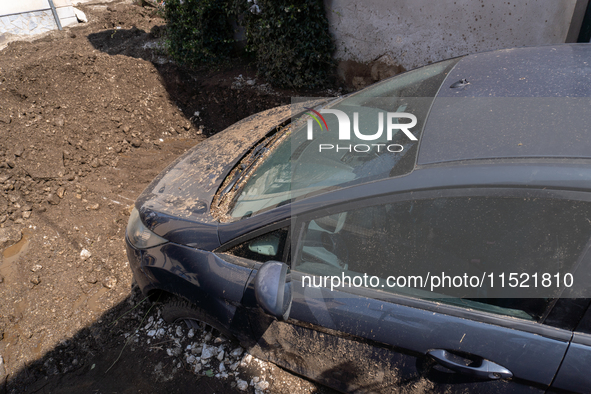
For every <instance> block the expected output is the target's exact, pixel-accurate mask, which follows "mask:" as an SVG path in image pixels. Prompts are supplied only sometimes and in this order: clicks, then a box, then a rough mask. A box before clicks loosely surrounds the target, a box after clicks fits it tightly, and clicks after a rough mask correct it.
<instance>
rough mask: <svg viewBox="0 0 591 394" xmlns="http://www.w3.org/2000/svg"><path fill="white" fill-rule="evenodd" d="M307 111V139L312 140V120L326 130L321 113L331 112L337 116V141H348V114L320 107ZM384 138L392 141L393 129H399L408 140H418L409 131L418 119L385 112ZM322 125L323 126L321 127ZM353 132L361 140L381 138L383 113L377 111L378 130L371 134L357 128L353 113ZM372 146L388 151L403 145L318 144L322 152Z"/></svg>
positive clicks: (349, 124) (357, 150)
mask: <svg viewBox="0 0 591 394" xmlns="http://www.w3.org/2000/svg"><path fill="white" fill-rule="evenodd" d="M306 110H308V112H306V113H305V114H308V115H310V117H311V118H310V119H308V124H307V126H308V129H307V138H308V140H312V139H313V138H314V127H313V126H314V123H313V122H314V121H316V123H317V124H318V126H319V127H320V130H321V131H322V132H324V129H326V132H328V131H329V130H328V124H327V123H326V119H324V116H322V114H332V115H335V116H336V117H337V121H338V125H339V130H338V139H339V141H350V140H351V120H350V119H349V116H348V115H347V114H346V113H345V112H343V111H341V110H338V109H321V110H320V112H318V111H316V110H314V109H312V108H306ZM385 118H386V127H385V129H386V139H387V140H388V141H392V138H393V136H394V131H398V130H400V131H401V132H402V133H404V135H405V136H406V137H407V138H408V139H409V140H410V141H418V139H417V137H415V136H414V134H413V133H412V132H411V131H410V129H411V128H413V127H414V126H416V125H417V123H418V120H417V117H416V116H415V115H413V114H411V113H408V112H386V116H385ZM398 119H410V122H409V123H398ZM323 126H324V127H323ZM353 133H354V134H355V137H357V138H358V139H360V140H362V141H376V140H378V139H380V138H382V135H383V134H384V113H383V112H380V113H378V130H377V131H376V132H375V133H373V134H363V133H362V132H361V131H360V129H359V113H358V112H354V113H353ZM372 147H373V148H377V150H378V152H379V151H380V149H381V148H384V149H387V150H388V151H389V152H402V150H403V149H404V147H403V146H402V145H400V144H390V145H387V144H371V146H370V145H368V144H357V145H348V146H347V145H344V146H339V145H336V146H335V145H333V144H319V151H320V152H322V151H323V150H332V149H336V151H339V150H348V151H349V152H351V151H353V150H354V151H355V152H368V151H370V150H371V149H372Z"/></svg>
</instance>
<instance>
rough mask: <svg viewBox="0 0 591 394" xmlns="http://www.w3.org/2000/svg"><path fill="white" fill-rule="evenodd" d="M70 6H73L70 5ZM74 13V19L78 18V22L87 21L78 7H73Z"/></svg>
mask: <svg viewBox="0 0 591 394" xmlns="http://www.w3.org/2000/svg"><path fill="white" fill-rule="evenodd" d="M72 8H74V7H72ZM74 15H76V19H78V22H80V23H88V18H87V17H86V14H85V13H84V12H82V11H81V10H79V9H78V8H74Z"/></svg>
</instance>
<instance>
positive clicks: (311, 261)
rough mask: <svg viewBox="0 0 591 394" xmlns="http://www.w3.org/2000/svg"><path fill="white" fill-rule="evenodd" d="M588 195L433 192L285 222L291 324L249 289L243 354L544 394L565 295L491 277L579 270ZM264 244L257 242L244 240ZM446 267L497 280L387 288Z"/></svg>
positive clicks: (590, 212)
mask: <svg viewBox="0 0 591 394" xmlns="http://www.w3.org/2000/svg"><path fill="white" fill-rule="evenodd" d="M587 198H588V196H587V195H586V194H584V193H575V194H572V195H571V196H570V198H568V199H565V198H564V194H560V195H558V194H554V193H553V192H548V191H532V190H516V189H510V190H506V189H481V190H474V189H470V190H438V191H431V192H422V193H407V194H399V195H390V196H385V197H380V198H378V199H374V200H366V201H363V202H362V203H360V202H358V201H357V202H352V203H348V204H342V205H339V206H334V207H331V208H324V209H322V210H318V211H315V212H312V213H310V214H308V215H302V216H300V217H299V218H298V219H297V221H295V222H294V224H293V227H292V228H291V229H289V228H287V227H285V228H284V231H291V236H290V237H288V238H289V239H290V240H291V244H292V245H291V249H290V253H287V248H285V247H284V252H285V254H284V256H283V257H282V259H283V260H285V261H290V263H291V265H292V275H291V276H292V289H293V294H294V295H293V305H292V309H291V313H290V319H289V320H288V321H287V322H279V321H276V320H274V319H272V318H269V317H268V316H265V315H264V314H263V313H262V312H261V311H260V310H259V309H258V308H256V302H255V301H254V297H253V295H252V286H250V287H249V289H247V291H246V293H245V303H246V304H248V305H250V306H251V309H250V310H251V325H252V326H253V330H254V335H255V338H256V340H257V342H256V344H255V345H254V346H253V348H252V350H251V351H252V352H253V353H255V354H259V355H260V356H261V357H265V358H267V359H269V360H271V361H273V362H275V363H277V364H279V365H282V366H284V367H286V368H288V369H290V370H293V371H296V372H298V373H301V374H303V375H306V376H310V377H311V378H313V379H315V380H318V381H320V382H323V383H325V384H328V385H330V386H332V387H335V388H338V389H340V390H342V391H345V392H391V391H392V390H394V389H396V390H398V391H401V392H404V391H417V390H418V391H417V392H421V391H428V390H434V391H445V390H452V391H457V390H463V389H467V390H478V391H479V392H495V393H497V392H514V391H519V392H521V391H526V392H544V391H545V390H546V389H547V388H548V387H549V386H550V384H551V382H552V379H553V378H554V376H555V374H556V372H557V370H558V367H559V365H560V362H561V360H562V359H563V357H564V355H565V353H566V350H567V347H568V344H569V340H570V338H571V334H572V333H571V330H570V329H569V327H568V325H565V324H566V323H565V324H562V322H561V321H560V318H558V319H556V318H554V320H555V323H556V320H557V321H558V324H552V325H550V324H545V323H549V321H550V320H552V319H550V317H552V316H553V314H552V311H553V309H554V307H555V305H556V304H557V301H558V300H557V295H558V294H560V291H561V289H560V288H558V289H553V290H552V291H546V292H545V293H544V292H535V291H534V292H521V290H522V289H516V288H514V287H510V286H509V285H508V283H505V286H504V287H500V284H499V282H498V279H500V276H501V275H505V279H506V280H508V279H509V277H510V275H511V274H512V273H515V274H519V275H521V274H527V275H534V274H535V272H533V271H532V270H533V269H534V268H538V269H541V270H542V271H550V270H552V269H553V267H554V266H555V265H553V264H554V262H555V261H556V262H558V263H559V264H560V266H561V268H562V269H563V271H564V270H568V269H569V267H572V266H574V264H575V263H576V262H577V261H579V260H580V258H581V256H582V255H584V254H585V253H584V251H585V250H587V249H588V247H587V246H588V245H587V242H588V240H589V238H590V235H591V224H590V223H591V205H590V203H589V202H588V201H586V199H587ZM275 231H276V230H275ZM265 237H267V238H268V236H267V235H263V236H262V238H263V239H264V238H265ZM260 243H261V236H259V237H257V238H255V239H253V240H250V241H247V242H245V243H243V244H242V245H241V246H240V247H241V248H243V249H244V248H245V247H247V248H248V249H249V250H250V251H253V250H257V247H260ZM263 243H264V242H263ZM251 244H252V245H254V246H252V245H251ZM257 244H258V245H259V246H256V245H257ZM248 245H250V246H248ZM238 249H239V248H238ZM263 249H264V248H263ZM271 249H273V248H271ZM251 257H252V256H251ZM277 257H278V256H277V255H275V256H274V258H275V259H277ZM446 270H447V272H448V275H450V276H451V277H454V278H455V277H462V276H463V275H466V277H468V278H472V277H478V278H482V279H483V280H484V279H485V278H487V279H488V278H489V275H490V274H493V276H492V278H493V279H495V280H497V282H496V283H497V287H496V288H495V287H494V286H493V285H490V284H487V285H486V286H478V287H476V288H475V289H467V288H466V286H464V287H462V286H458V287H456V288H453V289H452V288H450V289H446V290H445V291H442V290H441V289H430V288H429V287H428V286H416V285H415V286H400V285H402V283H401V282H400V281H399V282H400V283H397V284H398V285H399V286H398V287H396V286H392V287H390V286H389V284H392V283H394V284H396V280H395V281H394V282H392V280H391V277H396V278H404V279H405V280H406V281H407V282H408V281H410V280H414V281H417V280H418V278H419V277H421V278H422V279H423V281H427V282H428V279H427V278H428V276H426V275H431V274H433V275H440V276H441V275H444V273H445V272H446ZM539 274H542V272H539ZM251 277H252V276H251ZM335 278H340V280H341V282H345V281H347V278H351V279H350V280H349V281H350V282H349V283H350V284H349V286H345V287H339V286H336V284H337V283H336V279H335ZM413 278H414V279H413ZM389 279H390V282H388V280H389ZM530 279H531V278H530ZM528 283H529V284H530V285H531V286H532V288H533V282H528ZM433 290H435V291H433ZM468 290H471V291H468ZM523 295H526V296H528V297H531V298H527V297H524V296H523ZM574 314H575V315H576V312H574ZM571 315H572V313H571ZM546 320H548V322H547V321H546ZM568 320H569V321H575V320H576V316H574V317H573V316H570V317H569V319H568Z"/></svg>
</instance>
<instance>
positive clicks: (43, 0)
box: [0, 0, 49, 16]
mask: <svg viewBox="0 0 591 394" xmlns="http://www.w3.org/2000/svg"><path fill="white" fill-rule="evenodd" d="M46 9H49V1H48V0H19V1H1V2H0V16H3V15H11V14H21V13H23V12H30V11H38V10H46Z"/></svg>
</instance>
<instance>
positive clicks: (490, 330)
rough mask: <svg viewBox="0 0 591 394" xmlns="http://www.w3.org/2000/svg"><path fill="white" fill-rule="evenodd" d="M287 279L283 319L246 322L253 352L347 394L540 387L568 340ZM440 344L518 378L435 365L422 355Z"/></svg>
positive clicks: (546, 383) (259, 318) (554, 368)
mask: <svg viewBox="0 0 591 394" xmlns="http://www.w3.org/2000/svg"><path fill="white" fill-rule="evenodd" d="M253 276H254V275H253ZM292 286H293V287H292V289H294V291H295V293H294V301H293V305H292V310H291V313H290V321H289V322H287V323H283V322H279V321H276V320H274V319H268V318H267V319H266V318H265V316H264V314H262V313H259V312H258V311H257V310H256V308H253V312H251V313H252V317H251V325H252V326H253V330H254V331H255V336H256V337H257V338H258V341H257V344H256V345H255V346H254V348H253V349H252V352H254V353H255V355H256V354H258V355H259V356H260V357H265V358H267V359H269V360H270V361H273V362H275V363H277V364H279V365H281V366H283V367H285V368H287V369H290V370H293V371H296V372H297V373H300V374H303V375H305V376H310V377H312V378H313V379H314V380H317V381H319V382H322V383H324V384H327V385H330V386H331V387H336V388H338V389H339V390H342V391H343V392H347V393H349V392H383V393H386V392H390V390H392V389H393V387H396V388H399V389H404V387H407V388H410V387H416V386H417V385H418V386H419V387H421V386H422V387H424V388H425V389H429V390H436V391H445V390H453V391H457V390H474V389H477V390H479V392H491V393H501V392H503V393H504V392H513V391H514V390H516V388H515V386H518V387H520V388H521V389H518V390H522V391H523V390H526V391H527V392H540V393H541V392H544V391H545V390H546V388H547V387H548V386H549V385H550V383H551V381H552V378H553V377H554V375H555V373H556V371H557V370H558V367H559V365H560V362H561V360H562V358H563V356H564V354H565V352H566V349H567V347H568V341H569V339H570V333H569V332H568V331H566V330H558V329H554V330H553V331H556V334H557V335H556V336H557V337H558V336H560V337H562V338H563V339H561V340H559V339H553V338H548V337H545V336H543V335H539V334H535V333H532V332H528V331H527V330H526V329H521V330H517V329H512V328H507V327H501V326H498V325H493V324H487V323H482V322H478V321H474V320H471V319H466V318H462V317H457V316H451V315H448V314H443V313H438V312H433V311H429V310H424V309H419V308H415V307H409V306H406V305H401V304H397V303H395V302H388V301H383V300H379V299H373V298H367V297H363V296H355V295H352V294H347V293H342V292H338V291H334V292H331V291H328V290H327V289H318V288H310V287H303V286H302V283H301V281H300V275H299V274H298V273H295V272H294V273H292ZM252 291H253V288H252V286H249V287H248V288H247V294H245V299H252V297H253V295H252V294H248V293H249V292H252ZM530 325H536V324H535V323H531V324H530ZM558 331H561V333H558ZM439 348H442V349H446V350H451V351H456V352H460V353H462V352H463V353H468V354H471V355H478V356H480V357H483V358H485V359H487V360H490V361H493V362H495V363H498V364H500V365H502V366H504V367H506V368H508V369H509V370H510V371H511V372H512V373H513V374H514V378H513V380H512V382H516V383H517V384H515V385H513V384H507V381H506V380H499V381H488V382H486V381H481V380H474V379H470V378H466V377H462V376H458V375H457V374H451V375H450V374H445V373H441V372H437V370H433V365H432V363H431V364H430V362H429V359H428V357H427V356H426V354H427V352H428V351H429V350H432V349H439ZM349 351H351V352H352V353H350V354H344V353H346V352H349ZM331 353H332V355H331ZM335 354H338V357H335V356H334V355H335ZM426 378H428V379H427V380H426ZM429 381H430V382H431V383H428V382H429Z"/></svg>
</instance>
